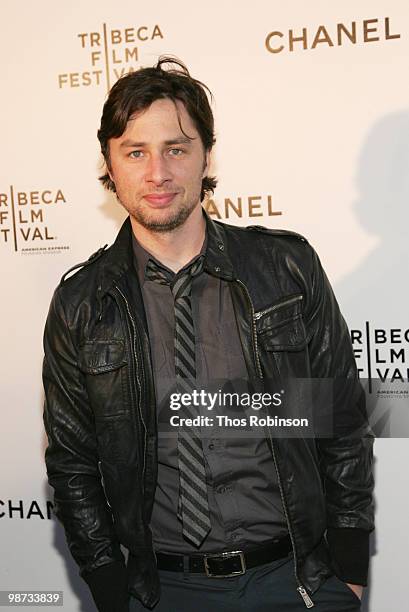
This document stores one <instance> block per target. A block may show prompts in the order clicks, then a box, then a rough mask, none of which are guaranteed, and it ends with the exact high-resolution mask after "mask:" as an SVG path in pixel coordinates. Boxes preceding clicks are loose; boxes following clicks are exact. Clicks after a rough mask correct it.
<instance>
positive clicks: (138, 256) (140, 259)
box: [132, 229, 208, 286]
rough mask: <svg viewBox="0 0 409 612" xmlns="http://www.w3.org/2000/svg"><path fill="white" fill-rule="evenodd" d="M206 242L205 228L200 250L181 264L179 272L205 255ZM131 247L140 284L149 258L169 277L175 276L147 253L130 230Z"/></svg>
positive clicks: (143, 280)
mask: <svg viewBox="0 0 409 612" xmlns="http://www.w3.org/2000/svg"><path fill="white" fill-rule="evenodd" d="M207 242H208V239H207V229H206V233H205V238H204V241H203V244H202V248H201V249H200V252H199V253H198V254H197V255H195V256H194V257H193V258H192V259H191V260H190V261H189V262H188V263H187V264H186V265H185V266H183V268H181V270H179V272H181V271H182V270H184V269H185V268H187V267H189V266H190V265H191V264H192V263H193V262H194V261H196V260H197V259H199V257H202V258H204V257H205V255H206V250H207ZM132 249H133V254H134V263H135V268H136V272H137V274H138V279H139V282H140V284H141V286H142V285H143V284H144V283H145V281H146V278H145V272H146V266H147V263H148V261H149V260H150V259H151V260H152V261H154V262H155V263H156V265H158V266H159V267H160V268H162V269H163V270H164V271H165V272H166V273H167V274H168V275H169V278H172V277H174V276H175V273H174V272H173V270H170V268H168V267H167V266H165V265H164V264H163V263H162V262H160V261H159V260H158V259H156V257H154V256H153V255H152V254H151V253H149V251H147V250H146V249H144V248H143V246H142V245H141V243H140V242H139V241H138V239H137V238H136V236H135V234H134V233H133V232H132ZM179 272H178V273H179Z"/></svg>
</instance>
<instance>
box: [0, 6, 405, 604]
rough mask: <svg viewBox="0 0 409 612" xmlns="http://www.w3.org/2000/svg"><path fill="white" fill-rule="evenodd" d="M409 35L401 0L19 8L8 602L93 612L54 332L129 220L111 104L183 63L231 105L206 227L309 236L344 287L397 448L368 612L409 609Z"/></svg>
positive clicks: (3, 220) (8, 261) (0, 51)
mask: <svg viewBox="0 0 409 612" xmlns="http://www.w3.org/2000/svg"><path fill="white" fill-rule="evenodd" d="M408 22H409V20H408V6H407V2H406V1H404V0H391V1H386V0H363V1H362V2H359V3H357V2H353V1H352V0H344V1H343V2H331V3H328V2H324V1H323V0H322V1H319V0H312V1H311V2H308V3H305V2H303V1H302V0H294V1H293V2H291V3H287V4H285V3H282V2H277V1H274V0H273V1H267V0H263V1H261V0H255V1H254V2H252V3H246V2H233V1H229V0H218V1H217V2H215V1H213V0H209V1H208V2H206V3H200V4H195V3H192V2H188V1H187V0H179V2H177V3H176V4H175V3H169V2H165V0H156V1H155V2H149V3H135V2H131V0H122V2H117V3H112V2H107V1H105V0H98V1H97V0H89V1H88V2H82V3H79V2H72V3H68V4H65V5H64V6H62V5H60V4H59V3H55V2H51V0H39V1H38V2H35V3H28V2H27V3H23V4H22V3H18V2H16V3H12V2H10V1H8V2H7V1H6V2H3V3H2V8H1V26H0V28H1V36H0V62H1V72H2V94H1V109H2V111H1V113H0V133H1V140H2V151H3V155H2V162H1V167H0V253H1V271H2V299H1V302H0V308H1V321H2V325H1V348H2V367H1V374H2V394H1V398H2V425H1V429H0V432H1V433H0V470H1V480H0V538H1V540H0V541H1V553H2V554H1V557H2V562H1V564H0V590H55V591H63V592H64V608H65V609H66V610H70V612H77V611H78V612H80V611H81V612H91V610H93V609H94V608H93V604H92V601H91V598H90V595H89V593H88V590H87V588H86V586H85V584H84V583H83V582H82V580H81V579H80V578H79V576H78V572H77V567H76V566H75V564H74V562H73V561H72V560H71V558H70V556H69V554H68V551H67V548H66V545H65V538H64V534H63V530H62V527H61V526H60V525H59V523H58V522H57V521H56V520H55V518H54V517H53V512H52V495H53V494H52V491H51V490H50V489H49V487H48V485H47V482H46V475H45V466H44V459H43V457H44V450H45V447H46V444H47V442H46V438H45V435H44V432H43V425H42V402H43V391H42V384H41V365H42V354H43V353H42V333H43V326H44V321H45V317H46V314H47V311H48V306H49V302H50V299H51V296H52V292H53V290H54V288H55V286H56V285H57V284H58V282H59V279H60V277H61V276H62V274H63V273H64V271H66V270H67V269H68V268H69V267H70V266H72V265H74V264H75V263H78V262H80V261H84V260H85V259H87V258H88V256H89V255H90V254H91V253H93V252H94V251H95V250H96V249H97V248H99V247H100V246H102V245H104V244H106V243H111V242H112V241H113V239H114V237H115V236H116V233H117V231H118V229H119V227H120V224H121V222H122V221H123V219H124V218H125V215H124V211H123V209H122V208H121V207H120V205H119V204H118V203H117V201H116V200H115V196H114V195H113V194H109V193H108V192H105V191H104V190H103V188H102V187H101V185H100V184H99V182H98V180H97V177H98V176H99V175H100V173H101V167H102V163H101V158H100V155H99V147H98V142H97V138H96V132H97V129H98V126H99V121H100V116H101V110H102V105H103V103H104V100H105V98H106V95H107V91H108V90H109V88H110V87H111V86H112V85H113V83H115V81H116V80H117V79H118V78H119V77H121V76H122V75H123V74H126V73H128V72H129V71H133V70H137V69H138V68H140V67H141V66H150V65H153V64H154V63H155V62H156V60H157V58H158V56H159V55H161V54H172V55H175V56H177V57H179V58H180V59H181V60H182V61H184V62H185V63H186V64H187V66H188V68H189V70H190V71H191V73H192V75H193V76H195V77H197V78H199V79H200V80H202V81H203V82H204V83H206V84H207V85H208V86H209V87H210V89H211V90H212V92H213V95H214V101H213V109H214V113H215V119H216V131H217V143H216V146H215V149H214V153H213V161H212V164H213V169H212V170H213V173H214V174H215V175H216V176H217V177H218V179H219V182H218V186H217V190H216V192H215V194H214V196H213V197H212V198H211V199H209V200H208V201H207V202H206V203H205V207H206V209H207V211H208V212H209V214H210V215H211V216H212V217H213V218H214V219H220V220H224V221H227V222H228V223H232V224H237V225H250V224H258V225H265V226H267V227H275V228H283V229H291V230H295V231H297V232H300V233H302V234H304V235H305V236H306V237H307V238H308V240H309V241H310V242H311V244H312V245H313V246H314V247H315V248H316V249H317V251H318V253H319V255H320V257H321V260H322V262H323V264H324V267H325V269H326V271H327V273H328V276H329V277H330V280H331V282H332V284H333V286H334V289H335V292H336V294H337V297H338V300H339V303H340V305H341V308H342V311H343V313H344V316H345V318H346V319H347V322H348V325H349V327H350V329H351V336H352V341H353V345H354V349H355V355H356V359H357V364H358V367H359V370H360V375H361V376H362V379H363V384H364V385H365V388H366V391H367V395H368V400H369V405H370V406H371V409H372V410H373V414H372V417H373V419H374V421H373V422H374V423H375V425H376V427H377V432H378V434H379V436H380V437H379V439H377V440H376V442H375V453H376V461H375V477H376V521H377V530H376V533H374V534H373V535H372V538H371V571H370V588H369V589H367V590H366V594H365V602H364V604H363V609H364V610H367V611H370V612H384V611H385V610H386V609H387V607H388V608H389V607H390V606H391V605H392V606H393V607H394V609H397V610H403V609H406V602H407V596H406V589H405V582H406V567H407V560H406V551H407V549H408V547H409V538H408V530H407V516H408V514H409V493H408V490H407V483H408V478H407V474H406V466H407V464H408V462H409V446H408V439H407V436H408V431H407V430H408V423H407V418H406V417H407V416H408V411H409V395H408V385H407V383H408V376H409V321H408V314H407V313H408V309H407V304H408V293H409V292H408V286H407V284H408V281H407V276H408V244H409V241H408V236H407V228H408V226H409V223H408V221H409V218H408V216H409V206H408V202H409V89H408V87H407V78H406V77H407V74H408V69H409V32H408ZM395 413H396V414H397V413H399V415H400V417H399V421H398V423H399V426H396V422H395V426H394V425H393V423H394V420H393V418H391V419H390V420H388V418H387V417H388V415H389V416H392V417H393V416H394V414H395ZM385 415H386V416H385ZM17 609H20V607H18V608H17ZM21 609H23V608H22V607H21ZM24 609H26V607H25V608H24Z"/></svg>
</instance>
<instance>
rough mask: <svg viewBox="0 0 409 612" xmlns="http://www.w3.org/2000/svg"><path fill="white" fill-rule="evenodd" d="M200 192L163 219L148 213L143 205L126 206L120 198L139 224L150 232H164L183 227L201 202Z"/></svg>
mask: <svg viewBox="0 0 409 612" xmlns="http://www.w3.org/2000/svg"><path fill="white" fill-rule="evenodd" d="M199 198H200V193H199V194H197V198H192V199H191V200H190V201H189V202H188V203H186V204H182V205H180V206H179V207H178V208H177V209H176V210H175V211H172V212H171V213H170V214H169V215H168V216H166V217H165V218H163V219H160V218H158V219H155V218H154V214H153V215H151V214H150V213H149V212H148V213H147V212H146V211H145V210H144V208H143V206H139V207H133V208H132V207H130V206H126V205H125V204H124V203H123V202H122V201H121V200H120V199H119V198H118V200H119V202H120V203H121V204H122V206H123V207H124V208H125V210H127V211H128V213H129V214H130V216H131V217H133V218H134V219H135V221H136V222H137V223H139V225H141V226H142V227H143V228H145V229H146V230H148V231H150V232H156V233H164V232H171V231H173V230H175V229H176V228H178V227H181V226H182V225H183V224H184V223H185V221H186V220H187V219H188V218H189V217H190V215H191V214H192V212H193V211H194V209H195V208H196V206H197V205H198V203H199Z"/></svg>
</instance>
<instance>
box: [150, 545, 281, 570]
mask: <svg viewBox="0 0 409 612" xmlns="http://www.w3.org/2000/svg"><path fill="white" fill-rule="evenodd" d="M290 550H291V540H290V536H286V537H284V538H282V539H281V540H273V542H271V543H270V544H266V545H265V546H259V547H258V548H254V549H251V550H245V551H244V550H232V551H228V552H219V553H204V554H202V555H174V554H172V553H164V552H157V553H156V561H157V567H158V569H160V570H168V571H171V572H183V571H186V572H190V573H193V574H205V575H206V576H209V578H226V577H228V576H239V575H241V574H244V573H245V571H246V569H250V568H251V567H257V565H263V563H270V561H275V560H276V559H281V558H282V557H285V556H286V555H288V553H289V552H290Z"/></svg>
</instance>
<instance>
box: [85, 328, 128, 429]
mask: <svg viewBox="0 0 409 612" xmlns="http://www.w3.org/2000/svg"><path fill="white" fill-rule="evenodd" d="M78 367H79V369H80V370H81V372H82V373H83V375H84V377H85V385H86V388H87V392H88V397H89V401H90V405H91V408H92V410H93V412H94V415H95V418H96V419H98V418H106V417H114V416H117V415H121V414H124V413H126V412H127V411H128V392H127V384H126V382H127V372H128V365H127V360H126V353H125V346H124V343H123V341H122V340H92V341H89V342H85V343H84V344H83V345H82V347H81V349H80V353H79V358H78Z"/></svg>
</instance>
